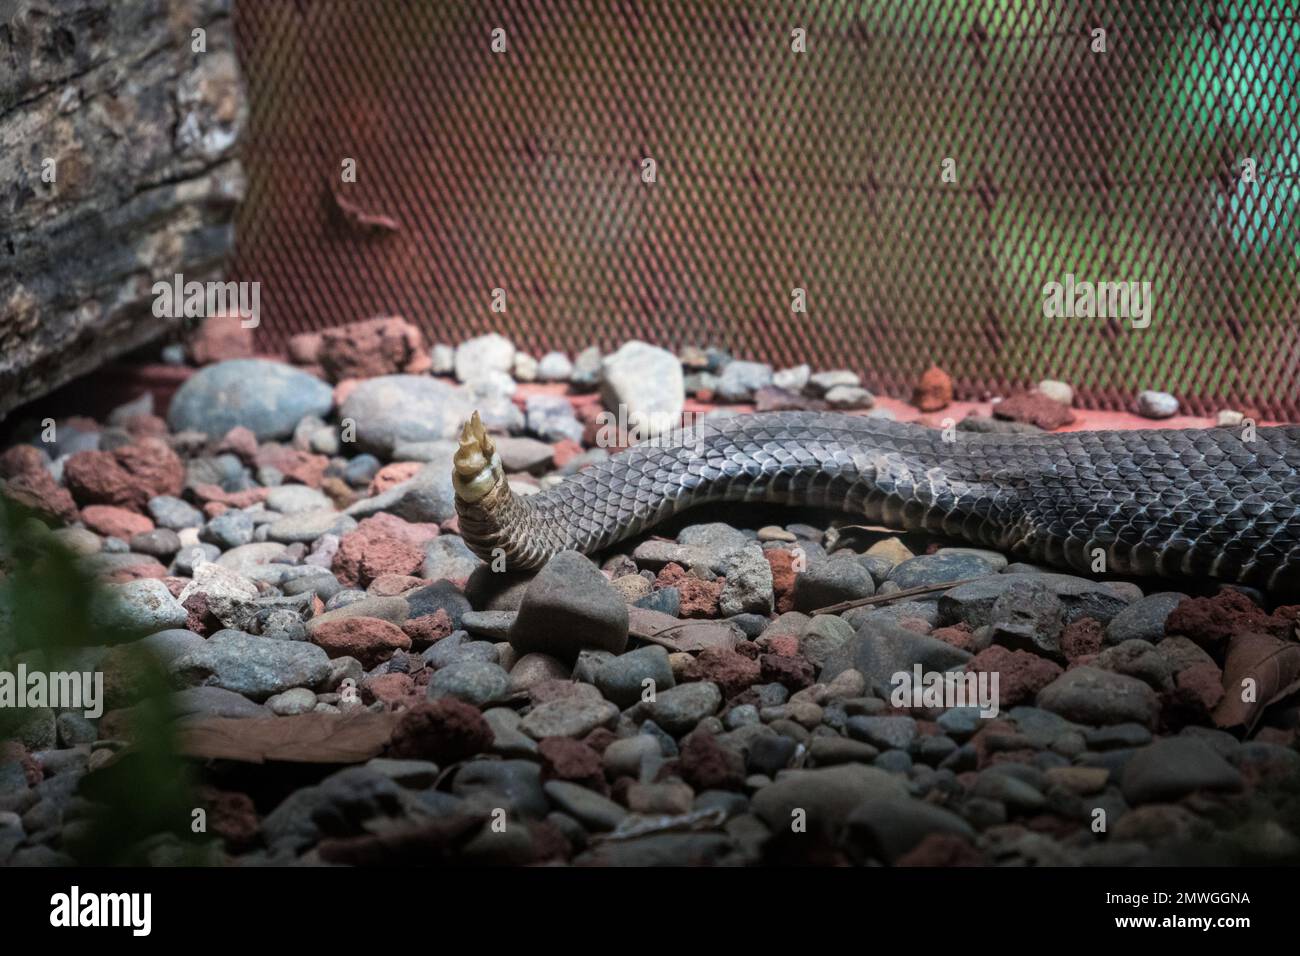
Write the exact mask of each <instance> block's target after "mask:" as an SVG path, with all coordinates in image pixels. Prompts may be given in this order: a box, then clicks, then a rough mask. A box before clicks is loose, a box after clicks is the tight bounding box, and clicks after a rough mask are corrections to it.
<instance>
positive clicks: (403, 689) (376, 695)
mask: <svg viewBox="0 0 1300 956" xmlns="http://www.w3.org/2000/svg"><path fill="white" fill-rule="evenodd" d="M414 693H415V681H414V680H412V679H411V676H410V675H409V674H378V675H376V676H374V677H367V678H366V679H365V680H363V681H362V682H361V701H362V703H366V704H370V703H374V702H375V701H379V703H381V704H384V705H385V706H388V707H393V706H396V705H397V704H402V703H407V702H408V701H410V698H411V695H412V694H414ZM411 702H412V703H414V701H411Z"/></svg>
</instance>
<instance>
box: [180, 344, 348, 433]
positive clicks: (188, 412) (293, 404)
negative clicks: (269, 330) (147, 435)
mask: <svg viewBox="0 0 1300 956" xmlns="http://www.w3.org/2000/svg"><path fill="white" fill-rule="evenodd" d="M333 404H334V392H333V390H332V389H331V388H330V387H329V386H328V385H326V384H325V383H324V382H322V381H321V380H320V379H318V378H316V377H315V376H312V375H308V374H307V373H306V372H303V371H301V370H299V369H296V368H294V367H293V366H291V365H284V364H283V363H280V362H271V361H268V360H266V359H234V360H232V361H229V362H218V363H217V364H216V365H209V366H208V367H207V368H203V369H200V370H199V371H198V372H195V373H194V375H192V376H191V377H190V378H189V380H188V381H186V382H185V384H184V385H182V386H181V387H180V390H179V391H177V393H176V397H175V398H173V399H172V404H171V410H170V411H169V412H168V415H167V422H168V424H169V425H171V427H172V430H173V431H191V430H192V431H199V432H203V433H204V434H207V435H210V436H212V437H213V438H217V437H219V436H221V435H224V434H225V433H226V432H228V431H230V429H232V428H235V427H237V426H241V425H242V426H243V427H245V428H247V429H248V430H249V431H251V432H253V434H255V435H256V436H257V438H258V440H259V441H266V440H268V439H273V438H287V437H289V436H290V435H292V434H293V430H294V428H295V427H296V426H297V424H298V422H300V421H301V420H302V419H303V418H305V417H306V416H308V415H316V416H320V417H323V416H325V415H327V414H329V410H330V408H331V407H332V406H333Z"/></svg>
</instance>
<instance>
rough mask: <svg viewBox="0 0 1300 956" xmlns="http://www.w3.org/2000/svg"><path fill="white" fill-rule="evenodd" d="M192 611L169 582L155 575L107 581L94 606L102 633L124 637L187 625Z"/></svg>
mask: <svg viewBox="0 0 1300 956" xmlns="http://www.w3.org/2000/svg"><path fill="white" fill-rule="evenodd" d="M188 617H189V612H187V611H186V610H185V608H184V607H182V606H181V604H180V602H179V601H177V600H176V599H175V598H174V597H172V594H171V592H170V591H168V590H167V586H166V585H165V584H163V583H162V582H161V581H158V580H156V579H153V578H143V579H141V580H138V581H127V582H126V583H124V584H108V585H105V586H104V589H103V591H102V592H101V593H100V594H99V595H98V596H97V598H96V600H95V604H94V606H93V608H92V609H91V618H90V620H91V623H92V625H93V626H95V627H96V629H97V630H99V631H100V632H101V633H100V637H101V638H105V639H115V640H122V639H124V638H128V639H129V638H130V637H143V636H144V635H146V634H154V633H157V632H158V631H166V630H171V629H173V628H181V627H184V626H185V622H186V620H187V619H188Z"/></svg>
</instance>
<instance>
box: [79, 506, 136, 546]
mask: <svg viewBox="0 0 1300 956" xmlns="http://www.w3.org/2000/svg"><path fill="white" fill-rule="evenodd" d="M81 520H82V521H84V522H85V524H86V527H87V528H89V529H90V530H91V531H94V532H95V533H96V534H102V535H104V536H105V537H112V538H121V539H122V540H123V541H130V540H131V537H132V536H133V535H137V534H142V533H144V532H146V531H152V530H153V522H152V521H150V520H149V519H148V518H146V517H145V516H144V515H142V514H138V513H137V512H134V511H128V510H127V509H125V508H119V507H117V506H116V505H87V506H86V507H84V508H82V509H81Z"/></svg>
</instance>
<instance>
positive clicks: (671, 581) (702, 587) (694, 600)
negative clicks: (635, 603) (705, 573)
mask: <svg viewBox="0 0 1300 956" xmlns="http://www.w3.org/2000/svg"><path fill="white" fill-rule="evenodd" d="M724 583H725V582H724V581H723V580H722V579H721V578H719V579H718V580H716V581H703V580H701V579H700V578H697V577H695V576H694V575H693V574H688V573H687V572H686V571H685V570H684V569H683V568H682V566H681V565H679V564H671V563H670V564H667V565H665V566H664V569H663V570H662V571H660V572H659V575H658V577H657V578H655V587H656V588H666V587H674V588H677V591H678V593H679V594H680V595H681V609H680V610H679V611H678V612H677V616H678V617H684V618H711V617H717V616H718V598H720V597H721V596H722V587H723V584H724Z"/></svg>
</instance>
